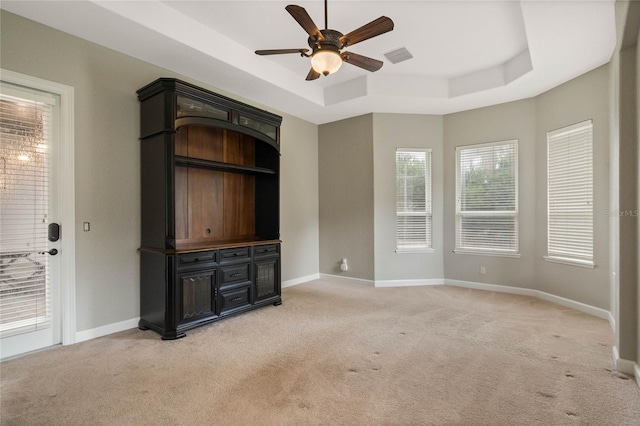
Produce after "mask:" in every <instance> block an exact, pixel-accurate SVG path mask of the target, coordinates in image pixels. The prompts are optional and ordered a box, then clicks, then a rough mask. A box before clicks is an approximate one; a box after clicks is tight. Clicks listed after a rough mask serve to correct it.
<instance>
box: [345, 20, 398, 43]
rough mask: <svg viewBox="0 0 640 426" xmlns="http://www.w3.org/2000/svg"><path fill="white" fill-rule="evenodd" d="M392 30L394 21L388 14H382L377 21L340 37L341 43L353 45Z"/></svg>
mask: <svg viewBox="0 0 640 426" xmlns="http://www.w3.org/2000/svg"><path fill="white" fill-rule="evenodd" d="M391 30H393V21H392V20H391V19H389V18H387V17H386V16H381V17H379V18H378V19H376V20H375V21H371V22H369V23H368V24H366V25H363V26H361V27H360V28H358V29H357V30H353V31H351V32H350V33H348V34H345V35H343V36H342V37H340V43H342V45H343V46H353V45H354V44H356V43H360V42H361V41H364V40H367V39H370V38H371V37H375V36H379V35H380V34H384V33H386V32H389V31H391Z"/></svg>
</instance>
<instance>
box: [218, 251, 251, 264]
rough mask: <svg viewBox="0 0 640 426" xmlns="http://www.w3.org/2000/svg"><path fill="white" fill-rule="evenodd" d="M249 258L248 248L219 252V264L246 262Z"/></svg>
mask: <svg viewBox="0 0 640 426" xmlns="http://www.w3.org/2000/svg"><path fill="white" fill-rule="evenodd" d="M250 257H251V251H250V247H240V248H232V249H224V250H220V263H230V262H237V261H243V260H244V261H247V260H249V259H250Z"/></svg>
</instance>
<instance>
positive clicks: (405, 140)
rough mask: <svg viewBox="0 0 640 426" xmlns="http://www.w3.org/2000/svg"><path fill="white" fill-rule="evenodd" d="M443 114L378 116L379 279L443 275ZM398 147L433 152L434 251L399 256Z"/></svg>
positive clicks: (376, 209) (375, 155)
mask: <svg viewBox="0 0 640 426" xmlns="http://www.w3.org/2000/svg"><path fill="white" fill-rule="evenodd" d="M442 122H443V117H442V116H435V115H410V114H374V115H373V168H374V177H373V188H374V206H373V209H374V216H375V217H374V222H375V226H374V232H375V280H376V281H389V280H390V281H394V280H421V279H442V278H443V277H444V270H443V261H442V251H443V233H442V226H440V224H441V223H442V219H443V214H442V206H443V204H442V203H443V190H442V178H443V171H442V169H443V165H442V131H443V128H442ZM396 148H430V149H431V165H432V176H431V177H432V181H433V182H432V199H433V219H432V220H433V222H432V223H433V252H432V253H396V252H395V249H396V227H395V224H396V209H395V202H396V201H395V200H396V198H395V197H396V187H395V179H396V177H395V173H396V162H395V153H396Z"/></svg>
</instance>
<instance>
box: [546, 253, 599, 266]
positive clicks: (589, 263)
mask: <svg viewBox="0 0 640 426" xmlns="http://www.w3.org/2000/svg"><path fill="white" fill-rule="evenodd" d="M543 259H544V260H546V261H547V262H553V263H561V264H563V265H570V266H579V267H581V268H589V269H594V268H595V267H596V264H595V263H593V262H592V261H590V260H580V259H571V258H569V257H558V256H543Z"/></svg>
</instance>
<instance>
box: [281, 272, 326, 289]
mask: <svg viewBox="0 0 640 426" xmlns="http://www.w3.org/2000/svg"><path fill="white" fill-rule="evenodd" d="M317 279H320V274H311V275H307V276H306V277H300V278H294V279H292V280H287V281H283V282H282V288H286V287H291V286H294V285H298V284H302V283H306V282H309V281H313V280H317Z"/></svg>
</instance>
